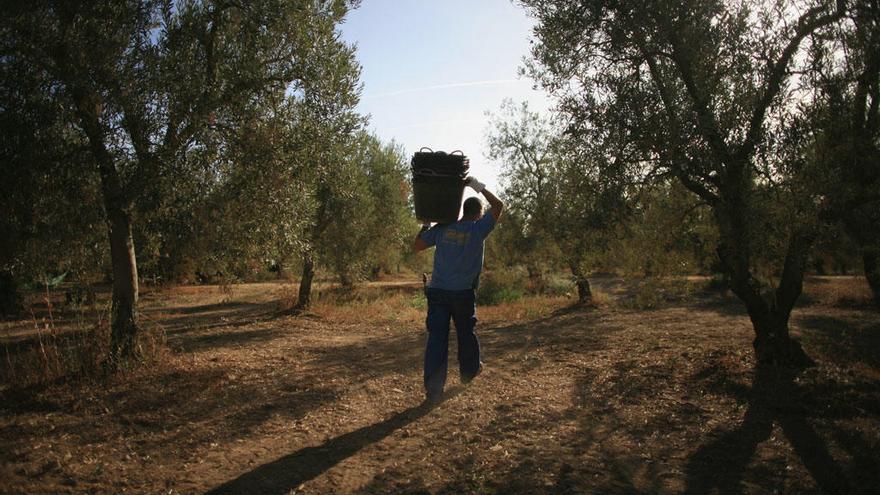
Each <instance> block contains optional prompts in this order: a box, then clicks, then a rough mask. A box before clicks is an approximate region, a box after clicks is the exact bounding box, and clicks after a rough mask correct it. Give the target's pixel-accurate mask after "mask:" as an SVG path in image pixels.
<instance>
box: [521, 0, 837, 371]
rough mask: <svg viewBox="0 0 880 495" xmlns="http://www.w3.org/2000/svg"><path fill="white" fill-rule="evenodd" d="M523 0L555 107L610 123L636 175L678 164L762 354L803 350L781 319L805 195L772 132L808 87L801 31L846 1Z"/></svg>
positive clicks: (826, 23) (808, 232) (672, 170)
mask: <svg viewBox="0 0 880 495" xmlns="http://www.w3.org/2000/svg"><path fill="white" fill-rule="evenodd" d="M523 4H525V5H526V7H527V8H528V10H529V11H530V12H531V14H532V15H534V16H535V17H536V18H537V20H538V26H537V27H536V28H535V34H536V35H537V39H538V41H537V43H536V44H535V45H534V49H533V55H534V63H533V64H532V66H531V73H532V74H533V76H534V77H536V78H537V79H538V80H539V81H541V82H542V83H543V85H544V86H545V87H546V88H548V89H549V90H550V91H551V92H553V93H554V94H556V95H558V96H559V97H560V98H561V100H562V102H563V103H562V104H561V108H562V109H563V111H564V112H565V113H566V114H568V115H571V116H572V118H573V119H575V120H576V121H577V122H578V123H579V124H580V126H581V128H583V129H586V130H595V129H606V130H607V131H608V132H609V133H611V134H612V135H613V136H614V140H615V141H618V142H619V143H620V146H621V147H622V148H625V149H626V150H627V152H626V155H627V156H628V157H629V160H630V161H632V162H633V163H639V164H641V165H642V166H643V167H644V169H645V171H646V174H647V173H651V174H655V175H660V176H663V175H668V176H672V177H675V178H676V179H677V180H679V181H680V182H681V183H682V184H683V185H684V186H685V187H687V188H688V189H689V190H690V191H691V192H693V193H694V194H696V195H697V196H699V197H700V198H701V200H702V201H704V202H705V203H706V204H707V205H708V206H709V207H710V208H711V210H712V214H713V217H714V221H715V224H716V226H717V228H718V235H719V241H718V249H717V254H718V256H719V260H720V264H721V266H722V269H723V271H724V272H725V274H726V276H727V278H728V280H729V285H730V288H731V290H732V291H733V292H734V293H735V294H736V295H737V296H738V297H739V298H740V299H741V300H742V301H743V302H744V304H745V306H746V309H747V311H748V314H749V316H750V318H751V320H752V323H753V326H754V329H755V340H754V347H755V351H756V355H757V357H758V360H759V361H760V362H762V363H763V362H778V363H804V362H807V361H808V358H807V357H806V356H805V354H804V353H803V351H802V350H801V348H800V346H799V345H798V344H797V343H796V342H795V341H794V340H793V339H791V337H790V335H789V331H788V321H789V317H790V314H791V310H792V308H793V307H794V304H795V302H796V301H797V299H798V297H799V296H800V293H801V291H802V286H803V273H804V264H805V262H806V259H807V254H808V251H809V248H810V245H811V242H812V237H813V231H812V227H813V226H814V224H815V222H814V221H813V220H814V218H815V208H812V207H810V205H812V204H814V203H815V202H814V201H812V200H813V199H814V198H812V197H810V196H809V194H806V193H805V192H804V188H803V184H802V181H801V180H800V178H799V176H798V172H799V171H798V170H797V168H796V167H788V166H787V165H788V164H786V163H785V162H784V161H783V160H781V159H780V157H781V156H783V155H784V154H783V153H778V152H779V148H780V147H782V146H785V144H784V143H781V142H779V141H777V140H776V139H775V138H776V137H777V136H778V132H779V129H780V128H781V127H783V126H784V125H785V122H786V118H787V116H788V115H789V114H790V113H791V112H794V111H796V109H795V108H793V105H792V102H795V101H801V99H802V98H804V97H808V95H803V94H801V93H800V91H799V87H800V85H799V84H797V83H798V80H797V76H796V74H800V73H802V72H804V71H807V70H809V64H810V60H811V59H812V57H811V56H810V54H809V53H808V50H807V49H806V48H805V46H806V43H805V39H807V38H808V37H810V36H813V35H817V34H820V33H823V32H825V31H827V30H828V29H830V28H831V27H832V26H834V25H835V24H836V23H839V22H840V20H841V19H842V17H843V16H844V14H845V12H846V10H845V5H844V2H836V3H835V2H819V1H816V2H814V1H807V2H795V1H774V2H762V1H755V2H720V1H715V0H692V1H685V2H679V1H675V2H673V1H654V2H642V1H623V2H614V3H608V2H599V1H587V0H583V1H576V2H569V1H566V2H562V1H554V0H528V1H524V2H523ZM587 135H589V133H588V134H587ZM767 227H771V228H769V229H768V228H767ZM761 267H764V269H761Z"/></svg>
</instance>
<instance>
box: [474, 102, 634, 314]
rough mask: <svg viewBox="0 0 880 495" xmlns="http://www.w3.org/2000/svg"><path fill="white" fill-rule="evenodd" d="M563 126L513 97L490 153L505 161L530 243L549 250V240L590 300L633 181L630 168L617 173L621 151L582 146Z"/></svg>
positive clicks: (510, 198) (510, 196)
mask: <svg viewBox="0 0 880 495" xmlns="http://www.w3.org/2000/svg"><path fill="white" fill-rule="evenodd" d="M564 130H565V128H564V126H563V125H561V123H559V122H553V121H551V120H549V119H548V118H546V117H541V116H540V115H539V114H537V113H535V112H533V111H531V110H530V109H529V108H528V105H527V104H525V103H522V104H521V105H519V106H517V105H515V104H514V103H513V102H512V101H509V100H508V101H507V102H505V103H504V104H503V105H502V108H501V111H500V113H499V114H498V115H496V116H494V117H493V119H492V123H491V128H490V131H489V134H488V142H489V157H490V158H491V159H494V160H497V161H500V162H501V163H502V167H503V169H502V179H503V181H504V183H505V189H504V197H505V198H506V200H507V202H508V204H509V205H510V209H511V211H512V212H513V215H514V216H515V217H517V218H520V219H522V220H523V221H524V231H523V232H524V234H525V237H526V239H527V240H530V241H531V246H529V249H528V251H532V252H535V253H546V252H547V251H546V249H547V248H546V246H544V245H545V244H551V245H553V246H555V248H556V249H558V252H559V255H560V257H561V258H562V260H563V262H564V264H565V266H566V268H567V269H569V270H570V271H571V274H572V277H573V278H574V281H575V284H576V286H577V289H578V300H579V301H580V302H581V303H588V302H590V301H591V299H592V292H591V289H590V283H589V280H588V278H587V275H588V274H589V272H591V271H593V270H595V269H597V268H599V267H600V266H601V264H602V261H603V257H604V254H605V251H606V247H607V243H608V240H609V239H610V235H611V233H612V231H613V230H614V228H615V227H616V226H617V225H619V224H620V222H621V221H622V219H623V218H624V216H625V215H626V210H627V195H626V191H625V189H626V184H627V183H626V181H625V180H624V177H625V174H612V173H610V172H611V171H615V170H617V171H621V169H619V167H618V165H619V164H620V163H621V162H620V160H619V159H618V157H617V156H616V155H614V154H612V153H609V150H605V149H603V148H601V147H600V146H596V144H595V143H593V144H590V145H589V146H580V145H578V144H579V143H575V142H574V141H572V140H571V139H569V138H568V136H567V135H566V134H565V133H564V132H563V131H564ZM603 170H604V171H605V172H606V173H605V174H604V175H603V174H600V173H599V172H600V171H603ZM529 261H530V262H531V263H534V260H529ZM527 266H528V265H527ZM529 271H530V274H531V273H532V268H530V269H529Z"/></svg>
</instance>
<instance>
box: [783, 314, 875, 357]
mask: <svg viewBox="0 0 880 495" xmlns="http://www.w3.org/2000/svg"><path fill="white" fill-rule="evenodd" d="M795 323H796V324H797V325H798V327H800V329H801V331H802V333H803V335H804V338H805V339H808V340H809V341H810V343H812V344H813V345H817V346H820V347H822V348H823V351H824V352H823V354H825V355H826V356H828V357H830V358H832V359H834V360H835V361H838V362H843V363H847V364H852V362H853V361H858V362H862V363H865V364H867V365H868V366H871V367H873V368H880V324H877V323H874V324H870V323H869V322H868V321H867V320H863V321H856V322H854V321H849V320H847V319H843V318H835V317H833V316H825V315H815V314H811V315H807V316H799V317H796V318H795Z"/></svg>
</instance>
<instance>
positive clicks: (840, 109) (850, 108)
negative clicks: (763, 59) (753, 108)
mask: <svg viewBox="0 0 880 495" xmlns="http://www.w3.org/2000/svg"><path fill="white" fill-rule="evenodd" d="M811 48H812V53H813V55H814V59H815V61H814V63H813V68H814V70H813V72H811V74H810V80H809V83H810V87H811V89H812V90H813V92H814V95H815V100H813V102H812V105H811V106H810V107H809V110H810V111H809V112H808V113H807V115H805V116H803V117H802V118H801V119H800V121H799V122H798V123H799V125H800V126H801V130H802V134H803V137H802V139H801V144H802V145H803V147H804V148H805V153H804V154H805V155H806V156H807V157H808V158H807V161H808V162H811V163H809V164H808V165H807V166H808V168H810V169H811V170H812V172H813V177H814V179H815V181H814V185H815V186H816V190H817V192H818V193H819V194H820V195H821V198H822V200H823V206H824V211H823V214H824V215H825V216H826V218H828V219H831V220H834V221H837V222H839V223H840V225H842V227H843V229H844V230H845V231H846V233H847V234H848V235H849V237H850V238H852V240H853V241H854V243H855V244H856V246H857V247H858V250H859V251H861V256H862V259H863V263H864V272H865V277H866V279H867V281H868V284H869V286H870V287H871V290H872V291H873V294H874V302H875V304H876V305H877V306H878V307H880V4H878V3H877V2H873V1H857V2H855V3H854V4H853V5H852V8H851V9H850V10H849V12H848V14H847V16H846V18H845V21H844V22H841V23H839V24H838V25H836V26H835V29H834V30H833V31H831V32H829V33H827V34H826V35H825V36H822V37H816V38H815V39H814V42H813V44H812V45H811Z"/></svg>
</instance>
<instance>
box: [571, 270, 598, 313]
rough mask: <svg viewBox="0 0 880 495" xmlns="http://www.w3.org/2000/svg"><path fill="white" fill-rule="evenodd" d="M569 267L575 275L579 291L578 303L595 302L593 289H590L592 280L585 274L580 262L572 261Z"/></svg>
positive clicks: (575, 282)
mask: <svg viewBox="0 0 880 495" xmlns="http://www.w3.org/2000/svg"><path fill="white" fill-rule="evenodd" d="M569 268H570V269H571V274H572V276H574V284H575V286H576V287H577V291H578V304H590V303H592V302H593V291H592V290H591V289H590V281H589V280H588V279H587V277H586V276H585V275H584V272H583V270H581V267H580V265H578V263H572V264H571V265H570V266H569Z"/></svg>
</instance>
